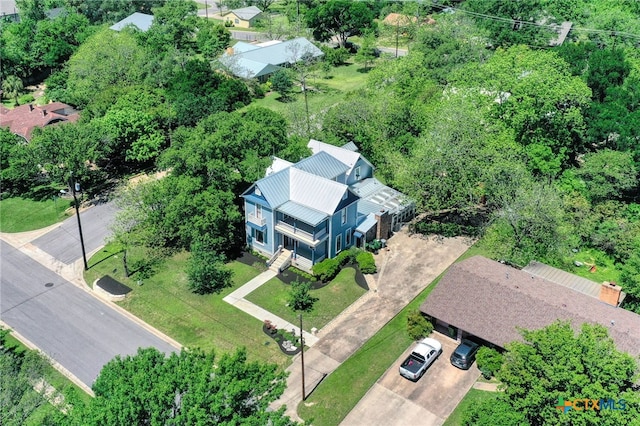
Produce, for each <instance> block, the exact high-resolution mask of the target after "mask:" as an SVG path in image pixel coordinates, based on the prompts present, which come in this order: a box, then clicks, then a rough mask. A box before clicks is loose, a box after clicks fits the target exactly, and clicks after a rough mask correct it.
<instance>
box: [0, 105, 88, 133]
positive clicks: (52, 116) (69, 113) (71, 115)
mask: <svg viewBox="0 0 640 426" xmlns="http://www.w3.org/2000/svg"><path fill="white" fill-rule="evenodd" d="M79 118H80V114H79V113H78V111H76V110H75V109H74V108H73V107H71V106H69V105H67V104H63V103H62V102H52V103H50V104H47V105H42V106H34V105H32V104H28V105H20V106H18V107H16V108H14V109H7V108H5V107H2V108H0V126H2V127H8V128H9V130H10V131H11V132H12V133H15V134H16V135H20V136H22V137H23V138H25V139H26V140H27V141H29V140H31V134H32V132H33V129H35V128H36V127H44V126H48V125H51V124H55V123H60V122H67V121H68V122H72V123H74V122H76V121H78V119H79Z"/></svg>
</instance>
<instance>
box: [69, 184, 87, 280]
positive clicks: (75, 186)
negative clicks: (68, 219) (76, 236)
mask: <svg viewBox="0 0 640 426" xmlns="http://www.w3.org/2000/svg"><path fill="white" fill-rule="evenodd" d="M69 186H71V192H72V193H73V201H74V203H73V204H74V206H75V208H76V218H77V219H78V232H79V233H80V246H81V247H82V260H83V261H84V270H85V271H88V270H89V265H88V264H87V253H86V252H85V250H84V237H83V236H82V222H80V204H79V203H78V197H77V196H76V191H80V184H79V183H78V182H74V179H73V177H71V179H69Z"/></svg>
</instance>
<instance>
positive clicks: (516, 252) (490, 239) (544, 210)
mask: <svg viewBox="0 0 640 426" xmlns="http://www.w3.org/2000/svg"><path fill="white" fill-rule="evenodd" d="M570 231H571V228H570V224H569V223H568V221H567V219H566V215H565V211H564V208H563V204H562V199H561V197H560V196H559V195H558V194H557V191H556V189H555V188H552V187H550V186H548V185H543V184H539V183H533V182H530V183H528V184H527V185H526V186H521V187H520V189H519V191H518V192H517V193H515V194H514V198H511V199H508V198H506V199H504V200H501V206H500V208H499V209H498V210H496V212H495V213H494V219H493V222H492V224H491V226H490V227H489V228H488V229H487V231H486V235H485V243H486V244H487V247H488V249H489V251H490V252H491V253H492V256H494V257H495V258H498V259H504V260H507V261H510V262H512V263H514V264H516V265H522V266H524V265H527V264H528V263H529V262H530V261H531V260H534V259H537V260H541V261H547V262H557V261H558V260H559V259H561V258H562V253H565V252H566V251H565V250H567V249H568V245H569V244H571V242H570V238H569V236H570V234H571V232H570Z"/></svg>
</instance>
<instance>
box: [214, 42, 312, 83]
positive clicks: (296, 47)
mask: <svg viewBox="0 0 640 426" xmlns="http://www.w3.org/2000/svg"><path fill="white" fill-rule="evenodd" d="M274 41H277V40H274ZM236 46H237V48H236ZM306 54H309V55H311V56H312V57H314V58H316V57H319V56H322V55H323V53H322V50H320V49H318V48H317V47H316V46H315V45H314V44H313V43H311V42H310V41H309V40H307V39H306V38H304V37H298V38H295V39H292V40H287V41H283V42H277V43H271V42H265V43H261V44H257V45H253V44H249V43H245V42H238V43H236V44H235V45H234V46H233V48H231V49H229V51H228V52H227V53H225V54H224V55H223V56H222V57H221V58H220V61H221V62H222V63H223V64H224V65H226V66H227V67H229V68H230V69H231V71H232V72H233V73H234V74H235V75H237V76H239V77H245V78H251V77H260V76H261V75H266V74H270V73H272V72H274V71H275V70H277V69H278V66H280V65H284V64H293V63H295V62H298V61H299V60H300V59H302V57H303V56H304V55H306Z"/></svg>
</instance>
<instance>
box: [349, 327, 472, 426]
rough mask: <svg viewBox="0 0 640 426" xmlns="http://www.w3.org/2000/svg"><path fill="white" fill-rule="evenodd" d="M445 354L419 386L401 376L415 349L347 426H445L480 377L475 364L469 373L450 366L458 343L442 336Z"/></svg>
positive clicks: (372, 392)
mask: <svg viewBox="0 0 640 426" xmlns="http://www.w3.org/2000/svg"><path fill="white" fill-rule="evenodd" d="M431 337H434V338H435V339H437V340H438V341H439V342H441V343H442V354H441V355H440V357H439V358H438V359H437V360H436V361H435V362H434V363H433V364H432V365H431V366H430V367H429V369H428V370H427V372H426V373H425V374H424V376H423V377H422V378H421V379H420V380H418V381H417V382H416V383H414V382H411V381H409V380H407V379H405V378H404V377H402V376H400V374H399V373H398V369H399V368H400V364H401V363H402V361H404V359H405V358H406V357H407V356H408V355H409V353H410V352H411V350H412V349H413V345H411V346H410V347H409V348H407V350H406V351H405V352H404V353H403V354H402V356H401V357H400V358H398V359H397V360H396V362H395V363H394V364H393V365H392V366H391V367H389V369H388V370H387V371H386V372H385V373H384V375H383V376H382V377H381V378H380V379H379V380H378V381H377V382H376V384H375V385H373V386H372V387H371V389H369V392H367V394H366V395H365V396H364V397H363V398H362V399H361V400H360V402H359V403H358V405H356V406H355V407H354V409H353V410H351V412H350V413H349V415H347V417H346V418H345V419H344V420H343V421H342V423H341V424H342V425H345V426H359V425H362V426H365V425H367V426H370V425H382V424H384V425H385V426H392V425H398V426H404V425H409V424H419V425H441V424H442V423H444V421H445V420H446V418H447V417H448V416H449V415H450V414H451V412H452V411H453V410H454V409H455V408H456V406H457V405H458V403H459V402H460V401H461V400H462V398H464V396H465V395H466V393H467V392H468V391H469V389H471V387H472V386H473V384H474V383H475V381H476V380H477V379H478V377H479V376H480V371H479V370H478V368H477V367H476V364H475V363H474V364H473V366H471V368H470V369H469V370H467V371H464V370H460V369H458V368H456V367H454V366H453V365H451V363H450V362H449V357H450V356H451V353H452V352H453V351H454V350H455V348H456V346H457V345H458V343H457V342H456V341H455V340H453V339H450V338H448V337H446V336H443V335H442V334H440V333H434V335H432V336H431Z"/></svg>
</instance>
